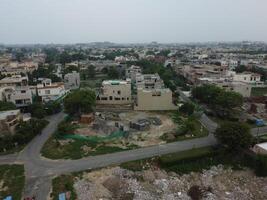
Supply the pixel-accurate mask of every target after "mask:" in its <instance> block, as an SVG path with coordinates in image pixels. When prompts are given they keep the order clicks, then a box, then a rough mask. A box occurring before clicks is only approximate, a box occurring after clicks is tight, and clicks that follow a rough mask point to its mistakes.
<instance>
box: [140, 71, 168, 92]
mask: <svg viewBox="0 0 267 200" xmlns="http://www.w3.org/2000/svg"><path fill="white" fill-rule="evenodd" d="M163 87H164V82H163V80H161V78H160V76H159V75H158V74H137V75H136V88H143V89H160V88H163Z"/></svg>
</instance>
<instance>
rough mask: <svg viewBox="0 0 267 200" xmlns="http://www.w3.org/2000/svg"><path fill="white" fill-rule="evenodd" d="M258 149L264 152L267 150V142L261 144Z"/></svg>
mask: <svg viewBox="0 0 267 200" xmlns="http://www.w3.org/2000/svg"><path fill="white" fill-rule="evenodd" d="M257 146H258V147H261V148H262V149H264V150H267V142H264V143H261V144H257Z"/></svg>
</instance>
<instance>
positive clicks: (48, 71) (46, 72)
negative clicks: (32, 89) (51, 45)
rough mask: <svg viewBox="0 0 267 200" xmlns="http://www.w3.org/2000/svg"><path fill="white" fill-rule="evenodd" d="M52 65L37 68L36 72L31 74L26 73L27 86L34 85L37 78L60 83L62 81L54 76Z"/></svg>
mask: <svg viewBox="0 0 267 200" xmlns="http://www.w3.org/2000/svg"><path fill="white" fill-rule="evenodd" d="M55 68H56V67H55V66H54V65H52V64H51V65H48V66H42V65H41V66H39V67H38V69H37V70H34V71H33V72H32V73H28V78H29V84H30V85H36V84H37V80H38V78H49V79H51V80H52V82H60V81H62V80H61V78H59V77H58V76H56V75H55V74H54V70H55Z"/></svg>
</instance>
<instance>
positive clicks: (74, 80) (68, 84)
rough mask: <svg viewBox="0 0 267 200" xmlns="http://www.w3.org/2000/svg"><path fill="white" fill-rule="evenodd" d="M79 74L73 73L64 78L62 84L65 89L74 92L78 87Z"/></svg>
mask: <svg viewBox="0 0 267 200" xmlns="http://www.w3.org/2000/svg"><path fill="white" fill-rule="evenodd" d="M80 83H81V81H80V73H78V72H76V71H73V72H72V73H68V74H66V75H65V76H64V84H65V88H66V89H70V90H75V89H78V88H79V87H80Z"/></svg>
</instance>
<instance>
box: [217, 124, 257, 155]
mask: <svg viewBox="0 0 267 200" xmlns="http://www.w3.org/2000/svg"><path fill="white" fill-rule="evenodd" d="M214 135H215V137H216V138H217V139H218V141H219V142H221V143H222V144H223V145H225V146H226V148H227V149H229V150H231V151H235V150H238V149H240V148H245V149H247V148H249V147H251V146H252V144H253V142H254V139H253V136H252V135H251V134H250V128H249V126H248V125H246V124H244V123H239V122H226V123H224V124H222V125H221V126H220V127H219V128H217V129H216V131H215V133H214Z"/></svg>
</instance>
